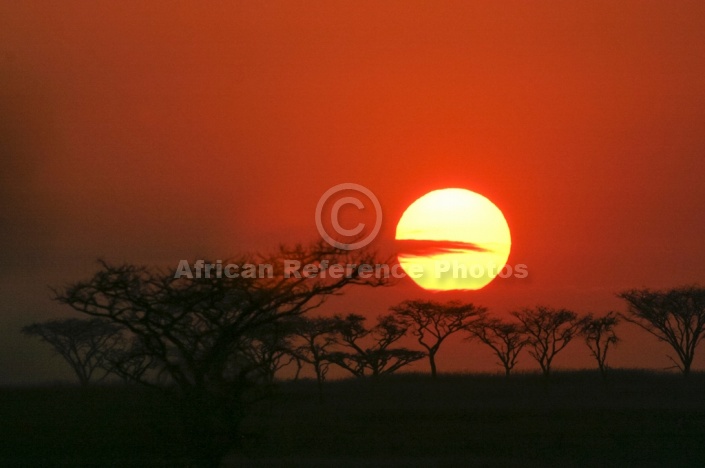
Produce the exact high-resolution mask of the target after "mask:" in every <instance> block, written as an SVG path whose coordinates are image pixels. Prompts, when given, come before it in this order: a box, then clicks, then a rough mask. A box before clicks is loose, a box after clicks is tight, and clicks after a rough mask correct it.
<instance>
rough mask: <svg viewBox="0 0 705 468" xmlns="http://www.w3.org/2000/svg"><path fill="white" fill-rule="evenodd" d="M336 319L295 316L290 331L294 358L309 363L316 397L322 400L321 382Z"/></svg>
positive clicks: (328, 362) (324, 374) (325, 369)
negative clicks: (313, 374)
mask: <svg viewBox="0 0 705 468" xmlns="http://www.w3.org/2000/svg"><path fill="white" fill-rule="evenodd" d="M335 324H336V321H335V319H333V318H329V317H303V316H299V317H296V318H295V319H294V321H293V327H292V330H293V331H292V333H293V335H294V337H295V338H294V342H293V345H292V353H293V355H294V357H295V358H296V359H299V360H301V361H303V362H306V363H308V364H311V365H312V366H313V370H314V372H315V373H316V384H317V386H318V398H319V400H321V401H323V382H324V381H325V379H326V375H327V374H328V367H329V364H330V359H329V356H330V347H331V346H333V345H334V344H335V343H336V339H335Z"/></svg>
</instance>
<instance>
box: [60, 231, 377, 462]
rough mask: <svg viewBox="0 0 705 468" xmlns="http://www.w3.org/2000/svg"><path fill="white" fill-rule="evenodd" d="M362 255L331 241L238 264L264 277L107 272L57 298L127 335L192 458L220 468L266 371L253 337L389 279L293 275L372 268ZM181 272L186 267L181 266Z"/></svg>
mask: <svg viewBox="0 0 705 468" xmlns="http://www.w3.org/2000/svg"><path fill="white" fill-rule="evenodd" d="M375 260H376V259H375V258H374V256H372V255H371V254H370V253H367V252H365V251H362V250H358V251H355V252H348V251H342V250H338V249H335V248H332V247H330V246H329V245H328V244H326V243H324V242H322V241H321V242H319V243H317V244H313V245H312V246H310V247H302V246H297V247H295V248H293V249H287V248H284V247H282V248H280V250H279V251H278V252H276V253H275V254H272V255H268V256H257V257H254V258H251V257H250V258H248V257H242V258H238V259H233V260H231V262H232V263H234V264H239V265H244V264H254V265H257V264H259V265H269V266H270V270H269V271H265V274H262V275H259V274H258V275H251V274H248V275H238V276H235V275H215V274H211V275H203V274H202V275H196V276H195V277H192V278H189V277H184V276H183V275H177V274H175V273H174V272H173V271H161V270H156V269H149V268H145V267H138V266H134V265H129V264H125V265H120V266H113V265H109V264H107V263H105V262H101V269H100V270H99V271H98V272H97V273H95V275H93V277H92V278H90V279H89V280H87V281H82V282H77V283H74V284H72V285H70V286H68V287H67V288H65V289H63V290H60V291H57V292H56V300H57V301H59V302H60V303H62V304H66V305H68V306H70V307H71V308H73V309H74V310H76V311H78V312H80V313H82V314H86V315H89V316H92V317H100V318H103V319H105V320H107V321H109V322H111V323H114V324H117V325H119V326H122V327H124V328H126V329H128V330H129V331H130V332H131V333H132V335H133V336H135V337H136V338H137V339H138V340H139V342H140V345H141V346H140V349H141V350H142V353H144V355H145V356H147V357H148V358H149V359H150V360H151V361H152V362H153V363H154V365H155V372H156V373H157V376H158V377H159V380H154V379H152V378H150V376H149V375H141V376H139V377H138V381H139V382H140V383H143V384H145V385H152V386H157V387H159V388H160V389H162V390H163V391H165V392H167V394H168V395H169V396H171V397H172V398H171V399H172V401H174V402H175V404H176V405H177V408H178V410H179V411H180V412H181V416H182V424H183V429H184V431H185V433H186V434H185V435H186V440H188V441H189V442H190V445H189V446H188V447H185V448H186V449H187V450H188V453H187V454H186V456H189V457H191V458H193V459H196V460H198V461H199V463H203V464H211V465H214V464H216V463H217V462H218V460H219V459H221V458H222V456H223V455H224V454H225V453H226V452H227V451H228V450H229V449H230V448H231V447H232V446H233V444H234V443H235V442H236V441H237V440H238V439H239V437H238V428H239V423H240V421H241V420H242V417H243V415H244V410H245V406H246V404H247V402H248V401H249V398H251V396H252V395H253V394H256V393H257V390H258V389H259V388H261V383H262V373H261V367H260V366H261V363H260V362H256V361H253V359H252V358H251V353H250V351H251V348H252V345H253V342H252V340H253V337H256V336H258V332H259V331H262V330H263V329H264V328H266V327H267V326H270V325H271V324H273V323H276V322H278V321H281V320H286V319H287V318H290V317H296V316H299V315H301V314H304V313H306V312H308V311H310V310H313V309H315V308H317V307H318V306H320V305H321V304H322V303H323V301H324V300H325V299H326V297H328V296H330V295H331V294H337V293H340V291H341V289H342V288H344V287H346V286H348V285H352V284H362V285H372V286H378V285H382V284H385V282H386V280H385V279H384V278H376V277H365V278H361V277H360V275H359V270H357V269H349V270H348V271H346V272H345V274H344V275H336V276H335V277H334V276H333V275H318V276H312V275H301V274H298V275H297V274H292V271H290V270H287V267H288V265H290V264H296V263H297V262H298V265H307V264H314V265H317V264H320V263H323V262H328V263H327V264H329V265H333V264H342V265H348V264H358V265H359V264H363V263H365V264H374V263H376V261H375ZM180 268H181V265H180Z"/></svg>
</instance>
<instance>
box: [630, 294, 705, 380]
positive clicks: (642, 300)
mask: <svg viewBox="0 0 705 468" xmlns="http://www.w3.org/2000/svg"><path fill="white" fill-rule="evenodd" d="M618 297H621V298H622V299H624V300H625V301H626V302H627V305H628V309H627V313H626V314H620V316H621V317H622V318H624V320H626V321H627V322H630V323H633V324H635V325H638V326H639V327H641V328H642V329H644V330H646V331H647V332H649V333H650V334H652V335H653V336H655V337H656V338H657V339H658V340H660V341H663V342H665V343H668V344H669V345H670V346H671V348H673V350H674V351H675V352H676V355H677V358H678V360H676V359H674V358H673V357H672V356H668V358H669V359H670V360H671V361H672V362H673V364H674V365H675V367H677V368H678V369H680V370H681V372H683V375H685V376H687V375H688V374H689V373H690V367H691V365H692V363H693V358H694V357H695V349H696V348H697V346H698V344H699V343H700V341H702V339H703V337H704V336H705V333H703V331H704V330H705V288H703V287H700V286H683V287H679V288H673V289H666V290H651V289H632V290H629V291H624V292H622V293H620V294H618Z"/></svg>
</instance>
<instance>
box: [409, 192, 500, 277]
mask: <svg viewBox="0 0 705 468" xmlns="http://www.w3.org/2000/svg"><path fill="white" fill-rule="evenodd" d="M396 239H397V242H398V244H399V254H398V258H399V263H400V264H401V267H402V268H403V269H404V271H405V272H406V274H407V275H408V276H409V277H410V278H411V279H413V280H414V282H415V283H416V284H418V285H419V286H421V287H422V288H424V289H428V290H434V291H448V290H456V289H469V290H477V289H481V288H483V287H485V286H487V285H488V284H489V283H490V282H491V281H492V280H493V279H494V278H495V277H496V276H497V275H498V274H499V272H500V271H501V270H502V268H503V267H504V265H505V264H506V263H507V259H508V258H509V252H510V250H511V246H512V240H511V235H510V233H509V225H508V224H507V220H506V219H505V218H504V215H503V214H502V211H500V209H499V208H497V206H496V205H495V204H494V203H492V202H491V201H490V200H488V199H487V198H485V197H483V196H482V195H480V194H478V193H475V192H472V191H470V190H466V189H462V188H447V189H441V190H434V191H433V192H429V193H427V194H426V195H424V196H422V197H421V198H419V199H418V200H416V201H415V202H414V203H412V204H411V205H409V207H408V208H407V209H406V211H405V212H404V214H403V215H402V217H401V219H400V220H399V223H398V224H397V232H396Z"/></svg>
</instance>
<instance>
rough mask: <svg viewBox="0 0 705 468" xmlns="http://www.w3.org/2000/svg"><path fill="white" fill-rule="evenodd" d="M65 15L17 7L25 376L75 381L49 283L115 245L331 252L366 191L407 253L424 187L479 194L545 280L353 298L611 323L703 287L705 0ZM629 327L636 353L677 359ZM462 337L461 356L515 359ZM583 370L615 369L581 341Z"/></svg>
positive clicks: (10, 315)
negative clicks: (635, 303) (331, 205)
mask: <svg viewBox="0 0 705 468" xmlns="http://www.w3.org/2000/svg"><path fill="white" fill-rule="evenodd" d="M65 3H67V2H63V3H59V4H53V5H52V4H46V3H44V2H36V3H35V2H29V1H28V2H3V3H2V4H1V5H0V145H1V146H0V150H1V151H2V152H1V153H0V158H1V159H0V177H1V178H2V180H1V181H0V182H1V186H0V195H1V198H0V199H1V200H2V204H0V219H1V220H2V232H1V233H0V278H1V283H0V292H1V294H2V297H3V299H4V300H3V301H1V302H2V303H1V304H0V382H6V381H30V380H32V379H37V378H39V379H46V378H58V377H59V376H61V375H63V370H60V368H61V366H62V365H63V364H61V363H60V362H59V361H58V360H47V359H48V356H49V353H48V351H47V349H45V347H43V345H40V344H36V343H31V342H30V341H29V340H27V339H26V338H24V337H21V336H20V335H19V333H18V329H19V328H20V327H21V326H22V325H25V324H27V323H29V322H31V321H34V320H43V319H46V318H49V317H51V316H54V315H55V314H56V313H57V310H60V309H58V308H57V306H56V305H54V304H52V303H51V301H49V300H48V297H49V292H48V290H47V287H46V286H47V285H61V284H64V283H66V282H69V281H75V280H77V279H80V278H83V277H84V276H85V275H86V274H88V273H90V272H91V271H93V269H94V268H95V265H94V263H93V261H94V260H95V259H96V258H97V257H104V258H107V259H109V260H112V261H123V260H126V261H131V262H137V263H146V264H153V263H170V264H175V263H176V262H178V260H179V259H182V258H186V259H194V258H202V257H211V258H225V257H227V256H229V255H232V254H234V253H237V252H240V251H243V250H253V249H268V248H271V247H273V246H276V244H277V243H279V242H281V241H286V240H287V239H291V240H295V241H306V240H313V239H315V238H316V236H317V235H318V234H317V231H316V227H315V224H314V222H313V213H314V209H315V206H316V202H317V201H318V198H319V197H320V195H321V194H322V193H323V192H324V191H325V190H327V189H328V188H330V187H331V186H333V185H335V184H338V183H342V182H356V183H359V184H362V185H364V186H366V187H368V188H369V189H370V190H372V191H373V192H374V193H375V194H376V195H377V197H378V198H379V200H380V203H381V205H382V208H383V211H384V215H385V222H384V223H383V226H382V233H381V234H380V237H379V239H378V245H379V246H380V247H381V248H388V247H389V246H390V245H391V239H392V238H393V236H394V228H395V225H396V221H397V220H398V219H399V217H400V216H401V214H402V212H403V211H404V209H405V208H406V207H407V206H408V205H409V204H410V203H411V202H413V201H414V200H415V199H417V198H418V197H419V196H421V195H423V194H425V193H426V192H428V191H430V190H433V189H438V188H444V187H464V188H468V189H470V190H474V191H476V192H479V193H481V194H483V195H484V196H486V197H488V198H489V199H490V200H492V201H493V202H494V203H495V204H497V205H498V206H499V207H500V208H501V209H502V211H503V212H504V214H505V216H506V218H507V221H508V222H509V225H510V228H511V230H512V240H513V248H512V253H511V255H510V260H509V262H510V263H513V264H516V263H524V264H526V265H527V266H528V268H529V272H530V274H529V278H527V279H525V280H521V281H519V280H513V281H504V282H501V281H497V282H495V283H492V284H491V285H490V286H489V287H488V288H487V289H485V290H483V291H480V292H467V293H451V294H447V295H441V296H439V295H437V294H436V295H432V294H430V293H423V292H422V291H421V290H419V289H418V288H417V287H416V286H414V285H413V284H410V283H409V282H403V283H402V284H400V285H398V286H397V287H395V288H392V289H386V290H384V291H373V292H364V293H355V294H351V295H350V296H349V297H348V298H347V299H346V304H350V303H354V302H351V301H354V300H355V298H357V300H358V303H359V304H360V308H362V309H364V310H360V311H359V312H362V313H365V314H367V315H369V316H374V315H376V314H377V313H380V312H384V311H385V309H386V308H387V307H388V306H389V305H392V304H394V303H396V302H398V301H400V300H402V299H407V298H416V297H434V298H440V299H445V298H456V299H462V300H467V301H471V302H477V303H480V304H483V305H488V306H490V307H491V308H492V310H494V311H495V312H497V313H506V311H508V310H510V309H511V308H514V307H520V306H525V305H534V304H536V303H542V304H549V305H554V306H561V307H562V306H565V307H572V308H574V309H575V310H577V311H581V312H583V311H584V312H595V313H601V312H605V311H606V310H608V309H610V308H620V307H622V305H621V303H620V302H619V301H618V300H616V299H615V298H614V293H615V292H617V291H620V290H622V289H625V288H630V287H641V286H650V287H669V286H675V285H680V284H685V283H693V282H703V281H702V279H703V278H704V277H705V242H703V239H705V216H703V213H705V184H703V183H702V181H701V178H702V175H703V174H705V158H703V156H704V155H705V86H703V82H704V78H703V77H705V4H703V3H702V2H650V1H634V2H619V3H618V4H617V3H615V2H607V1H605V2H585V3H582V2H581V3H580V4H574V2H532V3H531V4H529V3H527V2H516V3H510V4H505V5H503V6H502V7H500V6H498V5H494V4H493V3H492V2H481V3H480V2H406V1H405V2H385V3H383V4H380V3H379V2H354V3H349V2H346V3H343V2H324V3H316V4H314V3H312V2H304V3H300V2H297V3H295V4H294V3H285V2H271V3H268V4H267V5H261V4H259V3H254V2H223V3H222V4H220V5H219V6H214V5H213V4H208V5H201V4H198V3H197V2H180V3H178V6H176V5H177V4H176V3H174V2H148V3H149V5H148V6H145V5H142V4H141V3H142V2H126V4H114V5H109V4H107V3H105V4H100V5H96V4H94V3H93V2H88V1H85V2H72V5H71V6H69V5H65ZM575 3H577V2H575ZM333 306H335V303H334V304H333ZM346 307H349V306H347V305H346ZM353 311H354V310H345V312H353ZM621 331H622V334H623V336H624V339H625V342H624V343H623V345H622V346H621V348H618V349H617V350H615V352H614V355H613V364H614V365H624V366H629V367H653V368H662V367H666V366H667V365H668V361H667V359H666V358H665V357H664V351H665V348H662V347H659V346H655V343H656V342H655V340H654V339H652V338H650V337H648V336H645V335H644V334H643V332H639V331H638V330H635V329H633V328H632V327H631V326H626V325H625V326H623V327H622V328H621ZM453 346H454V345H453ZM453 346H451V347H450V348H449V349H448V350H447V351H446V354H445V355H444V354H443V353H444V351H443V350H442V351H441V355H440V356H439V366H440V368H441V370H444V369H446V370H448V369H453V370H462V369H487V370H494V369H495V368H494V367H493V366H492V363H493V360H491V358H489V357H488V356H485V355H484V354H482V352H480V351H478V352H477V353H476V354H477V356H478V357H477V358H472V359H470V358H468V357H467V356H468V355H470V350H471V349H473V348H469V347H467V348H460V347H458V346H456V347H453ZM570 348H573V349H572V350H571V349H570ZM473 352H474V351H473ZM463 353H465V354H466V355H463ZM644 353H646V354H644ZM701 355H705V350H701ZM482 356H484V357H482ZM488 359H489V362H485V361H487V360H488ZM521 361H522V363H523V365H524V366H525V368H532V367H533V364H532V363H531V362H530V358H529V357H528V356H526V355H525V356H523V359H521ZM557 365H559V366H563V367H569V366H581V365H591V362H590V360H589V358H588V357H587V350H586V349H585V348H584V346H583V345H582V344H578V343H576V344H575V345H571V346H570V347H569V348H568V349H567V350H566V351H565V356H562V355H561V356H559V358H558V360H557ZM696 367H698V368H700V369H702V368H703V367H705V359H704V358H703V356H700V357H699V358H698V359H697V366H696ZM37 376H39V377H37Z"/></svg>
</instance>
